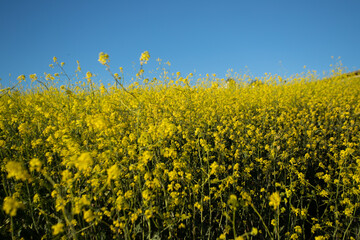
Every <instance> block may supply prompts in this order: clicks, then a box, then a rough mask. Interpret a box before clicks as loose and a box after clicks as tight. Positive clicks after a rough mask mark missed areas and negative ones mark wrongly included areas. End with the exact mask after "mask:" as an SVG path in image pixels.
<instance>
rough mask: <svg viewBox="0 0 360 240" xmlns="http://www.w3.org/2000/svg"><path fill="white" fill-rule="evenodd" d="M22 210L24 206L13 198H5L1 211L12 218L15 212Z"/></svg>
mask: <svg viewBox="0 0 360 240" xmlns="http://www.w3.org/2000/svg"><path fill="white" fill-rule="evenodd" d="M20 208H24V204H23V203H21V202H19V201H18V200H16V198H14V197H5V199H4V203H3V210H4V211H5V213H6V214H8V215H10V216H12V217H14V216H16V213H17V210H18V209H20Z"/></svg>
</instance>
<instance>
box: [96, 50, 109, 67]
mask: <svg viewBox="0 0 360 240" xmlns="http://www.w3.org/2000/svg"><path fill="white" fill-rule="evenodd" d="M98 61H99V62H100V63H101V64H103V65H105V64H107V63H108V62H109V61H110V60H109V55H108V54H106V53H103V52H101V53H99V60H98Z"/></svg>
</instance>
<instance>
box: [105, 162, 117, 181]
mask: <svg viewBox="0 0 360 240" xmlns="http://www.w3.org/2000/svg"><path fill="white" fill-rule="evenodd" d="M107 173H108V181H110V180H111V179H118V178H119V176H120V169H119V167H118V165H117V164H114V165H113V166H112V167H110V168H109V169H108V170H107Z"/></svg>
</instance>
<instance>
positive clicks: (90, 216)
mask: <svg viewBox="0 0 360 240" xmlns="http://www.w3.org/2000/svg"><path fill="white" fill-rule="evenodd" d="M84 219H85V221H86V222H91V221H92V220H94V214H93V212H92V211H91V209H89V210H87V211H84Z"/></svg>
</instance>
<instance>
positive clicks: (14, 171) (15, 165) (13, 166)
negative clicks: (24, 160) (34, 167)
mask: <svg viewBox="0 0 360 240" xmlns="http://www.w3.org/2000/svg"><path fill="white" fill-rule="evenodd" d="M5 169H6V171H7V172H8V175H7V178H12V177H14V178H15V179H16V180H23V181H25V180H30V175H29V173H28V172H27V171H26V169H25V168H24V167H23V165H22V164H21V163H20V162H17V161H10V162H8V163H7V164H6V166H5Z"/></svg>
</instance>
